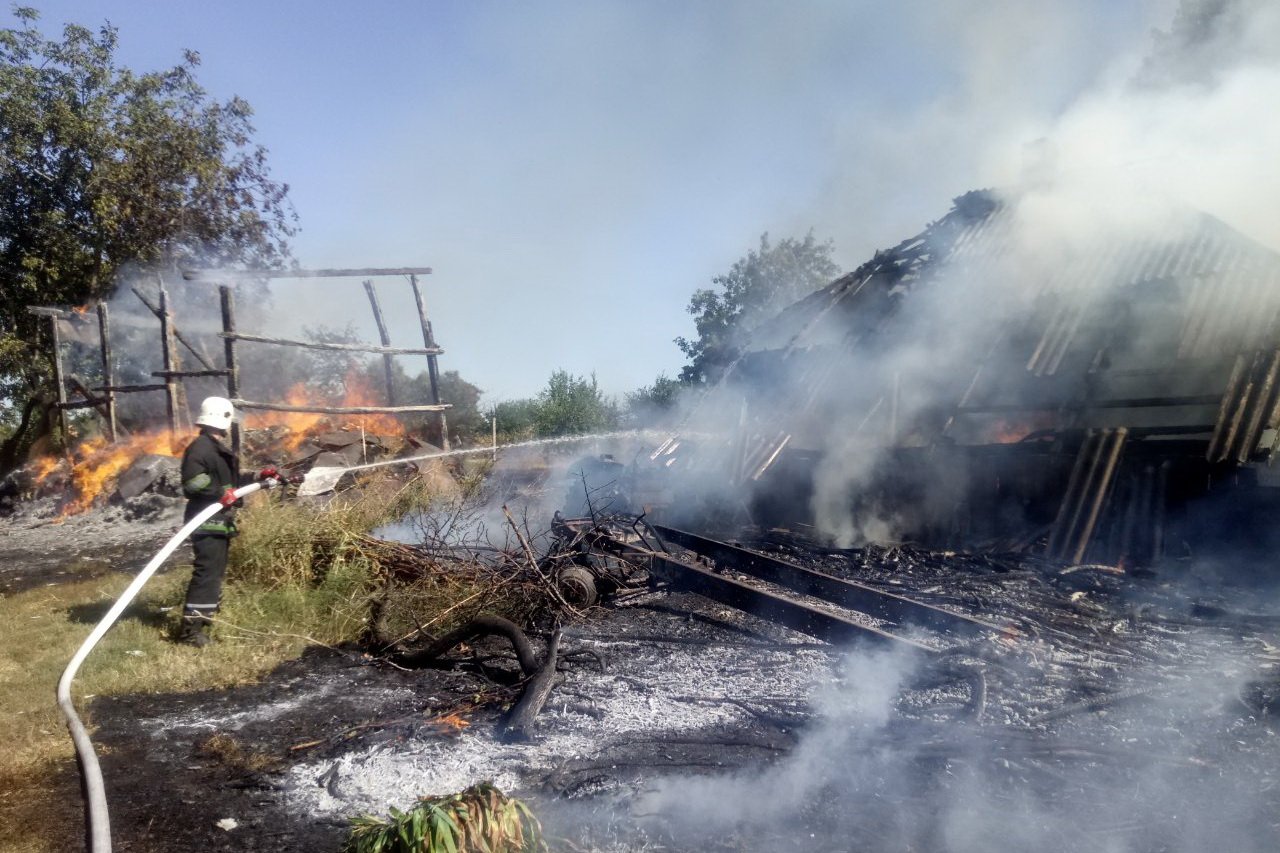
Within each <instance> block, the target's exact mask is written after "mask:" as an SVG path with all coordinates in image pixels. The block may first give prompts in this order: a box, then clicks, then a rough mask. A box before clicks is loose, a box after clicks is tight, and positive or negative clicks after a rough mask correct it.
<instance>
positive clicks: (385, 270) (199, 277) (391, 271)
mask: <svg viewBox="0 0 1280 853" xmlns="http://www.w3.org/2000/svg"><path fill="white" fill-rule="evenodd" d="M380 275H431V267H359V268H356V269H318V270H223V269H214V270H183V271H182V277H183V278H184V279H186V280H187V281H210V282H215V283H221V282H228V281H241V280H245V279H248V280H257V279H271V278H360V277H363V276H380Z"/></svg>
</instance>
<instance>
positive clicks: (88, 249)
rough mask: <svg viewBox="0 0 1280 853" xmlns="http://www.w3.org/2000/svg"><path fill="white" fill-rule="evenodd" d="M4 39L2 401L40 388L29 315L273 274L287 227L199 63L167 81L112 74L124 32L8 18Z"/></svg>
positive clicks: (245, 131) (245, 108) (287, 217)
mask: <svg viewBox="0 0 1280 853" xmlns="http://www.w3.org/2000/svg"><path fill="white" fill-rule="evenodd" d="M13 14H14V17H15V18H16V19H17V24H16V26H14V27H11V28H6V29H0V280H3V281H4V287H3V289H2V290H0V400H4V401H8V403H9V404H10V405H18V404H19V402H20V400H21V399H23V398H25V397H28V396H30V395H31V394H33V393H34V392H35V391H36V389H37V388H38V387H39V385H40V383H41V381H42V379H43V376H44V375H45V374H44V372H43V371H42V370H41V368H42V367H43V365H42V364H40V363H39V362H38V360H37V351H36V348H35V347H36V343H37V341H38V334H39V326H38V324H37V322H36V318H34V317H32V316H30V315H29V314H28V313H27V311H26V308H27V307H28V306H31V305H41V304H46V305H79V304H82V303H84V302H86V301H88V300H91V299H95V298H100V297H104V296H106V295H108V294H110V292H111V291H112V289H113V287H114V284H115V281H116V276H117V273H118V272H119V271H120V270H121V269H122V268H123V267H124V266H125V265H127V264H138V265H141V266H142V267H146V266H155V265H158V266H160V267H162V268H168V267H172V266H173V265H176V264H183V263H187V262H190V261H192V260H195V259H197V258H199V259H200V260H201V261H202V262H204V263H207V264H217V265H225V264H235V263H245V264H250V265H254V266H280V265H282V264H283V263H284V262H285V261H287V259H288V257H289V255H288V246H287V240H288V238H289V237H290V236H291V235H292V234H293V233H294V221H295V216H294V214H293V211H292V208H291V207H290V205H289V204H288V201H287V193H288V187H287V186H286V185H284V184H281V183H277V182H276V181H274V180H272V179H271V177H270V173H269V170H268V168H267V162H266V150H265V149H264V148H263V147H262V146H260V145H257V144H255V143H254V142H253V141H252V137H253V126H252V124H251V123H250V118H251V117H252V114H253V113H252V110H251V109H250V107H249V104H248V103H246V102H245V101H244V100H242V99H240V98H235V97H233V98H231V99H230V100H227V101H225V102H218V101H215V100H213V99H212V98H211V97H210V96H209V95H208V94H207V93H206V92H205V90H204V89H203V88H201V86H200V85H199V84H198V83H197V82H196V78H195V70H196V68H197V66H198V65H199V62H200V58H199V55H198V54H196V53H194V52H191V51H187V52H185V53H184V54H183V60H182V62H181V63H179V64H178V65H176V66H174V67H173V68H170V69H168V70H165V71H157V72H149V73H142V74H139V73H135V72H133V71H131V70H129V69H127V68H123V67H121V66H120V65H118V64H117V62H116V57H115V53H116V46H117V32H116V30H115V28H114V27H111V26H109V25H105V26H103V27H101V28H100V29H98V30H97V31H92V30H89V29H87V28H85V27H82V26H78V25H75V24H71V25H68V26H66V27H65V28H64V29H63V31H62V34H61V38H57V39H54V38H47V37H45V36H44V35H43V34H42V33H41V31H40V30H39V29H38V27H37V21H38V17H39V16H38V13H37V12H36V11H35V10H33V9H28V8H16V9H15V10H14V13H13Z"/></svg>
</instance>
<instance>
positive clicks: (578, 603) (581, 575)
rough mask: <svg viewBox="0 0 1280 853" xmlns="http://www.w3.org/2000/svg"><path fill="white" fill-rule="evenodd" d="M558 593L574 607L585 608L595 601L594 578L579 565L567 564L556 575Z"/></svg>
mask: <svg viewBox="0 0 1280 853" xmlns="http://www.w3.org/2000/svg"><path fill="white" fill-rule="evenodd" d="M556 583H557V584H558V585H559V587H560V594H561V595H563V596H564V598H565V601H567V602H569V603H570V604H572V605H573V606H574V607H578V608H586V607H590V606H591V605H593V604H595V603H596V600H597V598H599V596H598V594H597V593H596V579H595V577H594V576H593V575H592V574H591V572H589V571H587V570H586V569H584V568H582V567H581V566H569V567H568V568H566V569H562V570H561V572H560V574H559V575H557V576H556Z"/></svg>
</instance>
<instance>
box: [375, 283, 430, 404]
mask: <svg viewBox="0 0 1280 853" xmlns="http://www.w3.org/2000/svg"><path fill="white" fill-rule="evenodd" d="M364 292H365V293H366V294H368V296H369V307H370V308H372V309H373V321H374V323H376V324H377V326H378V340H380V341H381V342H382V346H383V347H386V348H390V347H391V333H390V332H389V331H387V321H386V320H385V319H383V316H382V305H381V304H380V303H379V302H378V291H377V290H375V289H374V287H373V281H372V280H371V279H365V281H364ZM382 372H383V374H384V376H385V378H386V382H387V405H388V406H394V405H395V404H396V381H395V376H396V360H395V358H394V357H393V356H391V355H387V354H384V355H383V356H382ZM431 402H433V403H438V402H439V400H432V401H431Z"/></svg>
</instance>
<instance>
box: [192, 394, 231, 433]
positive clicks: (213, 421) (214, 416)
mask: <svg viewBox="0 0 1280 853" xmlns="http://www.w3.org/2000/svg"><path fill="white" fill-rule="evenodd" d="M235 416H236V410H235V408H234V407H233V406H232V405H231V401H230V400H228V399H227V398H226V397H205V398H204V402H203V403H201V404H200V414H199V416H198V417H197V418H196V426H207V427H213V428H214V429H222V430H227V429H231V421H232V419H234V418H235Z"/></svg>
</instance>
